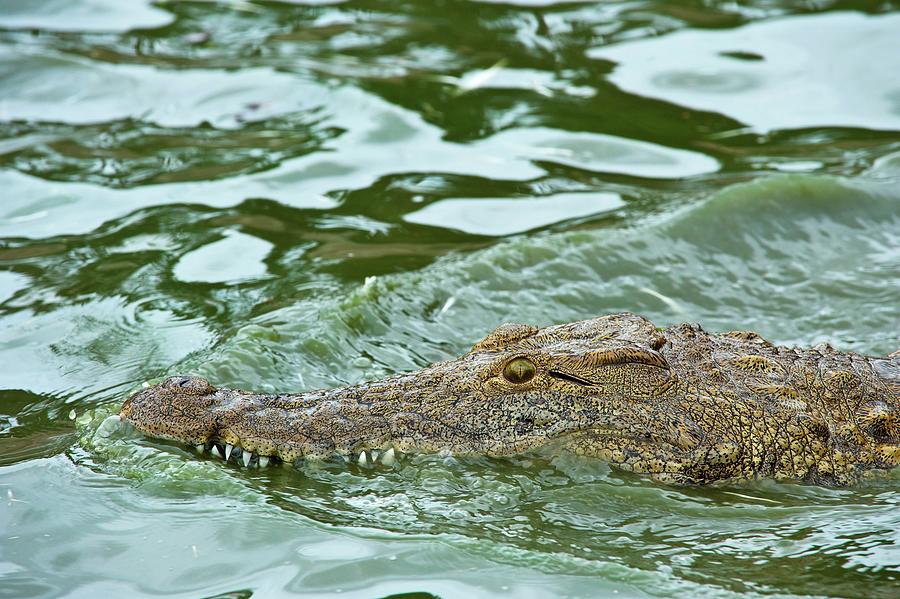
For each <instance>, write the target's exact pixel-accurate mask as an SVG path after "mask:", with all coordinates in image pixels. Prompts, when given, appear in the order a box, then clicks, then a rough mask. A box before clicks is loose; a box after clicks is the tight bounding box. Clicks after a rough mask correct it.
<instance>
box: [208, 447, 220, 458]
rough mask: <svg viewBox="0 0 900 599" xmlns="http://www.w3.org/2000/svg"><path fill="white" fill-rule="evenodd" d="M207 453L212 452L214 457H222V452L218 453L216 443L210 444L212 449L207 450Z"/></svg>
mask: <svg viewBox="0 0 900 599" xmlns="http://www.w3.org/2000/svg"><path fill="white" fill-rule="evenodd" d="M209 453H211V454H213V456H215V457H217V458H221V457H222V454H221V453H219V446H218V445H213V446H212V449H210V450H209Z"/></svg>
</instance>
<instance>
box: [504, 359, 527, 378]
mask: <svg viewBox="0 0 900 599" xmlns="http://www.w3.org/2000/svg"><path fill="white" fill-rule="evenodd" d="M503 376H504V377H506V380H508V381H509V382H510V383H516V384H518V383H525V382H527V381H530V380H531V379H532V378H534V364H532V363H531V361H530V360H526V359H525V358H516V359H515V360H513V361H512V362H510V363H509V364H507V365H506V368H504V369H503Z"/></svg>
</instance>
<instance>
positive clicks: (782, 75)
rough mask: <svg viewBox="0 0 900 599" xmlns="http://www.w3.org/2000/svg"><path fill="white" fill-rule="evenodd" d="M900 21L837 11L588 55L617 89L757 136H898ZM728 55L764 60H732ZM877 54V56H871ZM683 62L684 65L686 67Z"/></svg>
mask: <svg viewBox="0 0 900 599" xmlns="http://www.w3.org/2000/svg"><path fill="white" fill-rule="evenodd" d="M898 29H900V15H897V14H885V15H878V16H866V15H862V14H859V13H851V12H843V13H840V12H839V13H829V14H821V15H809V16H796V17H788V18H782V19H775V20H770V21H765V22H760V23H752V24H750V25H746V26H744V27H741V28H739V29H730V30H728V31H699V30H696V31H688V30H686V31H678V32H675V33H671V34H667V35H664V36H661V37H658V38H654V39H647V40H640V41H634V42H623V43H619V44H614V45H611V46H605V47H600V48H594V49H591V50H589V51H588V56H590V57H591V58H602V59H606V60H612V61H614V62H616V63H619V64H618V67H617V68H616V70H615V71H614V72H613V74H612V75H611V76H610V77H609V79H610V80H611V81H612V82H613V83H614V84H616V85H617V86H619V87H620V88H622V89H623V90H626V91H629V92H632V93H635V94H640V95H642V96H648V97H654V98H660V99H662V100H666V101H669V102H674V103H676V104H680V105H682V106H687V107H690V108H692V109H696V110H708V111H712V112H717V113H719V114H723V115H727V116H730V117H732V118H735V119H737V120H738V121H741V122H743V123H745V124H747V125H750V126H752V127H754V128H756V129H758V130H762V131H769V130H775V129H790V128H794V129H799V128H803V127H815V126H845V127H866V128H869V129H876V130H878V129H880V130H892V129H893V130H898V129H900V111H898V110H897V106H896V101H895V100H894V99H893V98H894V97H895V96H896V94H897V93H898V89H900V88H898V83H897V80H896V78H895V77H890V76H888V75H887V74H888V73H895V72H898V71H900V41H898V40H900V38H898V36H897V35H896V32H897V31H898ZM735 48H741V49H746V50H753V51H755V52H757V53H758V54H759V56H760V57H761V58H762V59H763V60H753V61H737V60H735V59H734V58H732V57H731V56H729V53H732V54H733V52H734V49H735ZM873 57H877V58H873ZM685 65H690V67H689V68H685Z"/></svg>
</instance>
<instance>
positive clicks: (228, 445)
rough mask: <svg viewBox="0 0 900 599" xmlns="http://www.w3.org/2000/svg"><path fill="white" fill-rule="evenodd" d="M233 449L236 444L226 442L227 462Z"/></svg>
mask: <svg viewBox="0 0 900 599" xmlns="http://www.w3.org/2000/svg"><path fill="white" fill-rule="evenodd" d="M232 451H234V445H232V444H231V443H228V444H226V445H225V461H226V462H227V461H228V460H230V459H231V452H232Z"/></svg>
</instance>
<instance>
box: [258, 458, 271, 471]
mask: <svg viewBox="0 0 900 599" xmlns="http://www.w3.org/2000/svg"><path fill="white" fill-rule="evenodd" d="M268 465H269V456H267V455H261V456H259V467H260V468H265V467H266V466H268Z"/></svg>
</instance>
